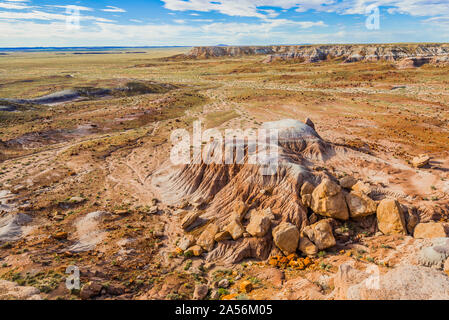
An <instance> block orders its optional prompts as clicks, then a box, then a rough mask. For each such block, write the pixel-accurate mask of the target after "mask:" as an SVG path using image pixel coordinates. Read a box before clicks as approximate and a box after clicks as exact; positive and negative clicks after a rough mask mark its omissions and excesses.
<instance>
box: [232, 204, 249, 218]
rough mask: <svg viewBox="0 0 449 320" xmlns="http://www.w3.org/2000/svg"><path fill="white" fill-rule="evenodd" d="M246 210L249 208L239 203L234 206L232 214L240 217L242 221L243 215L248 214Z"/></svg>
mask: <svg viewBox="0 0 449 320" xmlns="http://www.w3.org/2000/svg"><path fill="white" fill-rule="evenodd" d="M248 209H249V207H248V205H247V204H246V203H245V202H243V201H239V202H238V203H237V204H236V205H235V206H234V213H235V214H237V215H238V216H239V217H240V220H242V219H243V217H244V216H245V214H246V213H247V212H248Z"/></svg>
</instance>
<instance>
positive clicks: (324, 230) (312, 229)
mask: <svg viewBox="0 0 449 320" xmlns="http://www.w3.org/2000/svg"><path fill="white" fill-rule="evenodd" d="M303 232H304V234H305V235H306V236H307V237H308V238H309V239H310V241H312V242H313V243H314V244H315V246H316V247H317V248H318V250H324V249H327V248H331V247H333V246H335V244H336V241H335V238H334V234H333V232H332V226H331V224H330V222H329V219H326V220H320V221H318V222H317V223H314V224H312V225H311V226H307V227H305V228H304V231H303Z"/></svg>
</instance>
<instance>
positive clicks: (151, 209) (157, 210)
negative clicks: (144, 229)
mask: <svg viewBox="0 0 449 320" xmlns="http://www.w3.org/2000/svg"><path fill="white" fill-rule="evenodd" d="M158 212H159V208H158V207H157V206H152V207H151V208H150V210H148V213H149V214H157V213H158Z"/></svg>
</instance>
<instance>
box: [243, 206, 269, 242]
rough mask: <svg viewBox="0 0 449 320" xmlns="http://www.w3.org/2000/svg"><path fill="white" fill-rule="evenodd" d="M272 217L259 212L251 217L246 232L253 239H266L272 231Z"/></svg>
mask: <svg viewBox="0 0 449 320" xmlns="http://www.w3.org/2000/svg"><path fill="white" fill-rule="evenodd" d="M270 227H271V220H270V217H269V216H268V215H266V214H264V212H257V213H255V214H252V215H251V219H250V221H249V224H248V226H247V227H246V231H247V232H248V233H249V234H250V235H252V236H253V237H264V236H265V235H266V234H267V232H268V231H269V230H270Z"/></svg>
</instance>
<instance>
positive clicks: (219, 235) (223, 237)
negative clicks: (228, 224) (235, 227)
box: [214, 231, 231, 242]
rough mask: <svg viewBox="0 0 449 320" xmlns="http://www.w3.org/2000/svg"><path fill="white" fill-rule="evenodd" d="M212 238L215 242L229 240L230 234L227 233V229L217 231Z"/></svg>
mask: <svg viewBox="0 0 449 320" xmlns="http://www.w3.org/2000/svg"><path fill="white" fill-rule="evenodd" d="M214 239H215V241H217V242H221V241H226V240H230V239H231V234H230V233H229V231H222V232H219V233H217V234H216V235H215V237H214Z"/></svg>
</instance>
